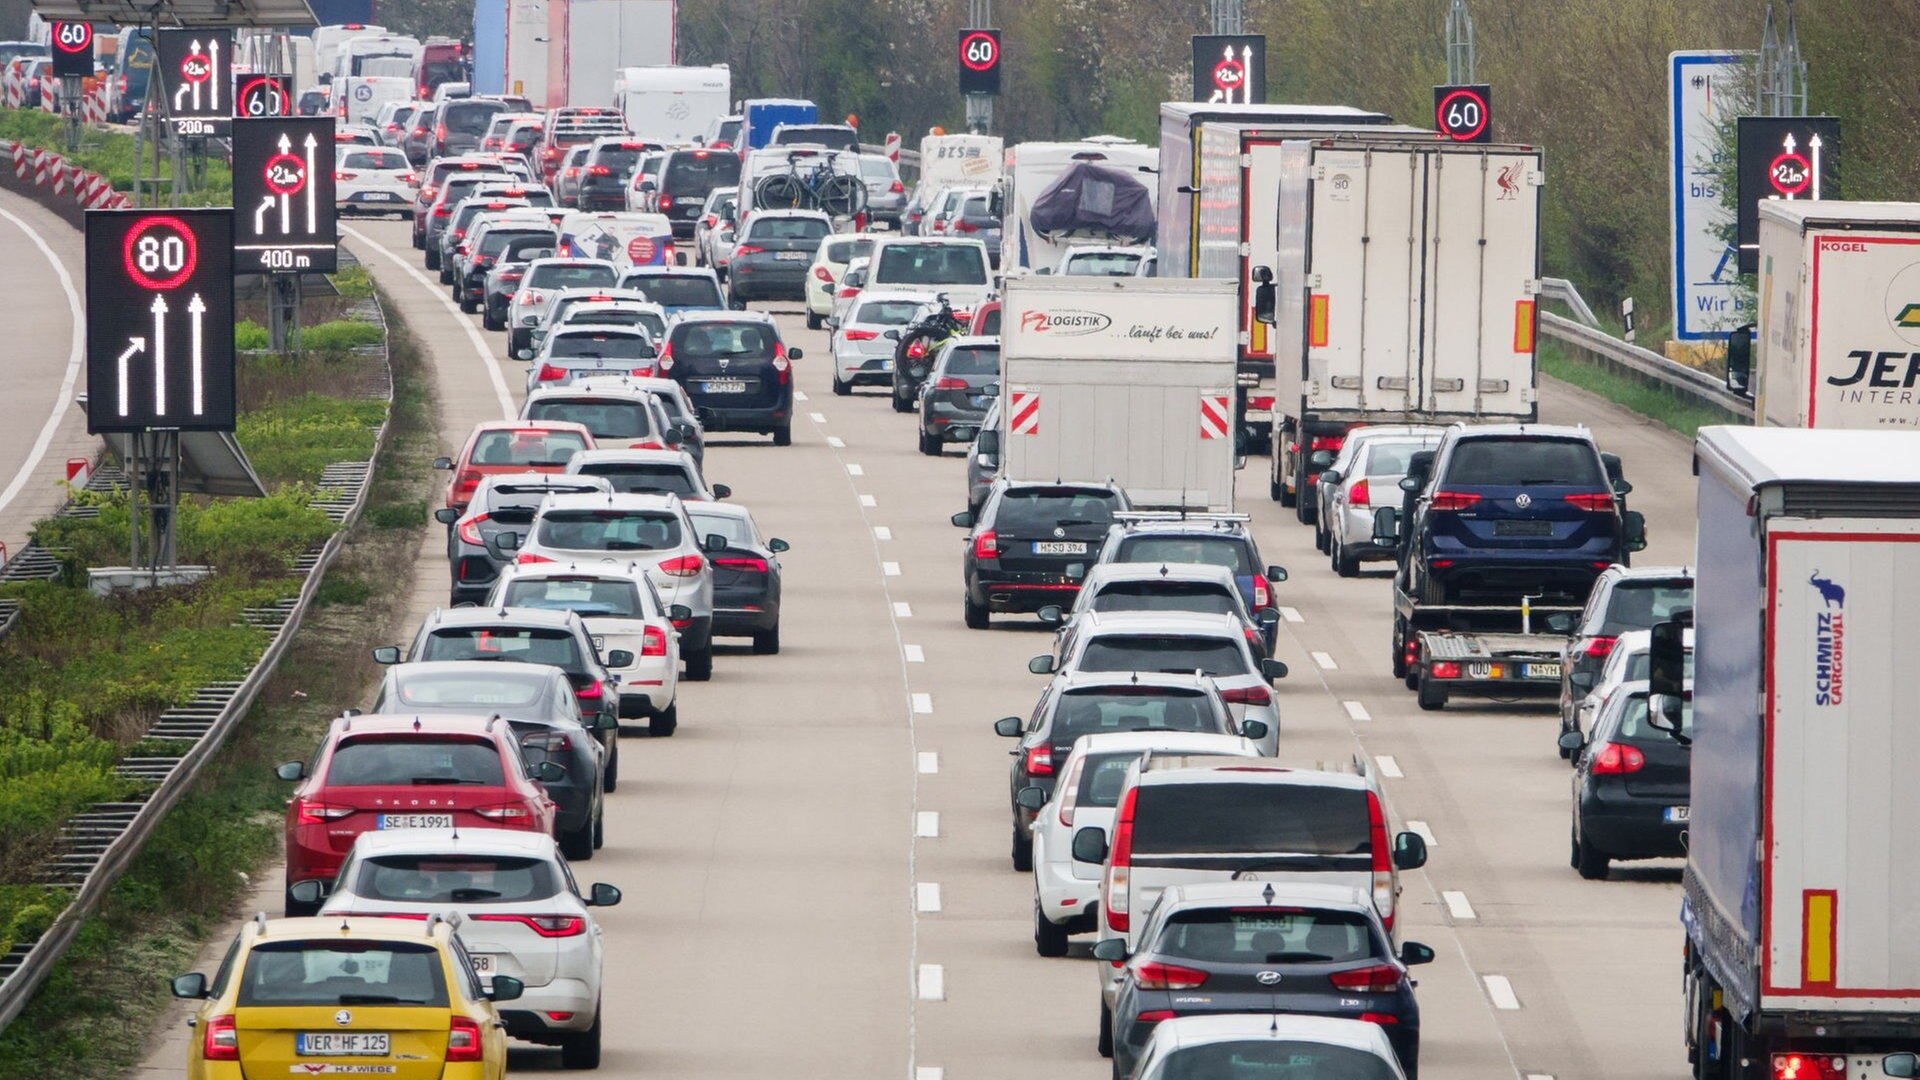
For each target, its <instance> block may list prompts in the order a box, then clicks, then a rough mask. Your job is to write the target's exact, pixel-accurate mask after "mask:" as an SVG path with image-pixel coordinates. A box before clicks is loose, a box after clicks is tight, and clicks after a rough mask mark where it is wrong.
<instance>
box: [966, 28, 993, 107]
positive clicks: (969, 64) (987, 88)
mask: <svg viewBox="0 0 1920 1080" xmlns="http://www.w3.org/2000/svg"><path fill="white" fill-rule="evenodd" d="M960 92H961V93H963V94H998V93H999V92H1000V31H998V30H984V29H975V30H962V31H960Z"/></svg>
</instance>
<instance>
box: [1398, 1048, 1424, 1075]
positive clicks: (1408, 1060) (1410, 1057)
mask: <svg viewBox="0 0 1920 1080" xmlns="http://www.w3.org/2000/svg"><path fill="white" fill-rule="evenodd" d="M1400 1071H1401V1072H1403V1073H1406V1074H1407V1080H1420V1044H1419V1043H1414V1044H1413V1045H1412V1046H1409V1047H1407V1052H1406V1054H1405V1056H1403V1057H1401V1058H1400Z"/></svg>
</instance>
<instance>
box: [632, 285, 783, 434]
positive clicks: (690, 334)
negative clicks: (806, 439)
mask: <svg viewBox="0 0 1920 1080" xmlns="http://www.w3.org/2000/svg"><path fill="white" fill-rule="evenodd" d="M801 355H802V354H801V352H800V350H799V349H789V348H787V347H786V345H785V344H784V343H782V342H781V340H780V328H779V327H778V326H776V325H775V324H774V321H773V316H771V315H763V314H759V313H757V312H722V311H715V312H690V313H688V314H686V315H682V316H681V317H680V318H678V319H676V320H674V321H673V323H672V324H671V325H670V326H669V328H668V331H667V348H666V350H665V351H663V352H662V353H661V354H660V372H661V374H663V375H665V376H666V377H668V378H670V379H672V380H674V381H675V382H677V383H679V384H680V385H681V386H682V387H683V388H685V390H686V392H687V397H688V398H689V399H690V400H691V401H692V402H693V407H694V410H695V411H696V412H697V413H699V415H700V424H701V426H702V427H704V428H705V429H706V430H708V431H763V432H766V433H767V434H770V435H772V436H773V444H774V445H775V446H787V445H789V444H791V443H792V442H793V361H795V360H798V359H800V358H801Z"/></svg>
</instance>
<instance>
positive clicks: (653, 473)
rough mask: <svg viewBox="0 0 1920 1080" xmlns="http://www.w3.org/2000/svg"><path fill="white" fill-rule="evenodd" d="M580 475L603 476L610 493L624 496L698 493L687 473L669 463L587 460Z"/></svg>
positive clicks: (687, 494) (581, 468)
mask: <svg viewBox="0 0 1920 1080" xmlns="http://www.w3.org/2000/svg"><path fill="white" fill-rule="evenodd" d="M580 474H581V475H582V476H604V477H606V478H607V482H608V483H611V484H612V485H613V490H615V491H618V492H622V493H624V494H635V493H640V494H660V495H679V496H681V497H682V498H684V497H686V496H689V495H692V494H694V493H695V492H697V491H699V490H700V489H699V488H698V487H696V486H695V485H694V482H693V478H692V477H690V476H688V475H687V470H685V469H683V468H681V467H680V466H678V465H674V464H672V463H670V462H639V461H589V462H583V463H582V464H581V466H580ZM674 543H679V541H678V540H676V541H674ZM667 546H672V545H667Z"/></svg>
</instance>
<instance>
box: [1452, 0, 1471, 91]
mask: <svg viewBox="0 0 1920 1080" xmlns="http://www.w3.org/2000/svg"><path fill="white" fill-rule="evenodd" d="M1472 83H1473V15H1472V14H1470V13H1469V12H1468V11H1467V0H1453V6H1452V7H1450V8H1448V9H1447V85H1449V86H1468V85H1471V84H1472Z"/></svg>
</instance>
